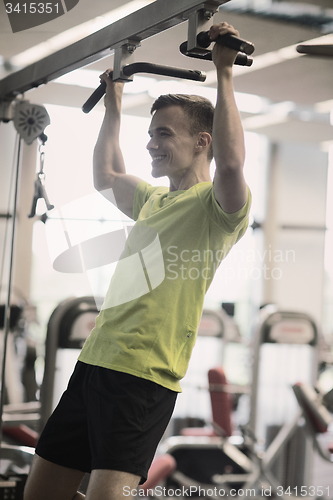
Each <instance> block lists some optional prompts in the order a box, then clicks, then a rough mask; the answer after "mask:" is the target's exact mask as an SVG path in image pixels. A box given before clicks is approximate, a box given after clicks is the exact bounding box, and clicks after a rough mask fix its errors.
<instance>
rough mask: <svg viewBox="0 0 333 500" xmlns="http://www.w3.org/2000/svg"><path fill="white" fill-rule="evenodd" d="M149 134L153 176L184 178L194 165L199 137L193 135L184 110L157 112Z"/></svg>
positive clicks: (148, 147)
mask: <svg viewBox="0 0 333 500" xmlns="http://www.w3.org/2000/svg"><path fill="white" fill-rule="evenodd" d="M148 133H149V136H150V141H149V142H148V144H147V149H148V151H149V154H150V155H151V157H152V176H153V177H162V176H164V175H166V176H168V177H169V178H173V177H174V178H175V177H182V176H183V175H184V173H185V171H186V170H187V169H188V168H191V166H192V164H193V160H194V156H195V146H196V144H197V137H196V136H192V135H191V134H190V124H189V121H188V119H187V117H186V115H185V113H184V111H183V109H182V108H180V107H179V106H170V107H167V108H162V109H159V110H158V111H156V113H155V114H154V116H153V118H152V120H151V123H150V127H149V131H148Z"/></svg>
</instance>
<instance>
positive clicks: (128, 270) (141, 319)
mask: <svg viewBox="0 0 333 500" xmlns="http://www.w3.org/2000/svg"><path fill="white" fill-rule="evenodd" d="M250 205H251V194H250V191H249V189H248V198H247V202H246V204H245V205H244V207H243V208H241V209H240V210H239V211H238V212H235V213H233V214H227V213H225V212H224V211H223V210H222V209H221V207H220V206H219V205H218V203H217V202H216V200H215V197H214V195H213V184H212V183H211V182H203V183H199V184H196V185H195V186H193V187H192V188H190V189H188V190H184V191H172V192H170V191H169V189H168V188H166V187H152V186H151V185H150V184H148V183H146V182H144V181H142V182H140V183H139V184H138V186H137V188H136V191H135V196H134V206H133V216H134V220H136V221H137V222H136V224H135V226H134V227H133V229H132V231H131V233H130V235H129V236H128V239H127V241H126V247H125V250H124V252H123V254H122V256H121V258H120V260H119V261H118V264H117V268H116V271H115V273H114V275H113V277H112V279H111V283H110V287H109V290H108V292H107V294H106V297H105V301H104V304H103V306H102V309H101V311H100V314H99V315H98V317H97V319H96V325H95V328H94V329H93V330H92V332H91V334H90V336H89V337H88V339H87V341H86V343H85V345H84V347H83V349H82V352H81V354H80V356H79V360H80V361H82V362H84V363H88V364H92V365H97V366H102V367H105V368H110V369H113V370H116V371H121V372H125V373H129V374H132V375H135V376H137V377H142V378H145V379H148V380H152V381H153V382H156V383H157V384H160V385H162V386H164V387H167V388H169V389H171V390H173V391H177V392H181V387H180V383H179V381H180V380H181V379H182V378H183V377H184V375H185V373H186V370H187V367H188V363H189V360H190V356H191V352H192V349H193V346H194V344H195V339H196V333H197V328H198V325H199V321H200V318H201V313H202V307H203V301H204V295H205V293H206V292H207V290H208V287H209V285H210V284H211V282H212V279H213V276H214V274H215V272H216V270H217V268H218V266H219V264H220V262H221V260H222V259H223V258H224V257H225V256H226V255H227V254H228V252H229V250H230V249H231V247H232V246H233V245H234V244H235V243H236V242H237V241H238V240H239V239H240V238H241V237H242V236H243V234H244V233H245V231H246V229H247V226H248V214H249V209H250Z"/></svg>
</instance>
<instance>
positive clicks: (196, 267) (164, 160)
mask: <svg viewBox="0 0 333 500" xmlns="http://www.w3.org/2000/svg"><path fill="white" fill-rule="evenodd" d="M226 33H230V34H234V35H236V36H238V32H237V31H236V30H235V29H234V28H233V27H232V26H230V25H228V24H227V23H221V24H217V25H214V26H212V28H211V30H210V36H211V39H212V40H215V39H216V38H217V37H218V36H219V35H223V34H226ZM236 55H237V53H236V52H235V51H233V50H231V49H228V48H226V47H221V46H220V45H217V44H215V45H214V49H213V61H214V64H215V66H216V71H217V89H218V97H217V103H216V107H215V110H214V107H213V106H212V104H211V103H210V101H208V100H206V99H204V98H201V97H198V96H188V95H166V96H161V97H160V98H159V99H157V101H155V103H154V104H153V107H152V110H151V111H152V119H151V124H150V127H149V136H150V140H149V142H148V144H147V148H148V151H149V153H150V155H151V158H152V176H153V177H155V178H158V177H161V176H167V177H168V178H169V181H170V187H169V188H165V187H153V186H151V185H150V184H149V183H146V182H144V181H142V180H141V179H139V178H137V177H135V176H131V175H128V174H126V169H125V165H124V160H123V156H122V153H121V150H120V147H119V130H120V115H121V100H122V92H123V84H122V83H120V82H113V81H112V80H111V79H110V78H109V76H108V75H109V73H108V72H106V73H104V74H103V75H102V76H101V79H102V80H104V81H105V82H106V84H107V91H106V97H105V107H106V110H105V117H104V121H103V124H102V127H101V130H100V134H99V137H98V140H97V143H96V147H95V152H94V183H95V187H96V189H97V190H99V191H101V192H103V191H105V190H108V189H112V191H113V193H114V197H115V201H116V203H117V206H118V207H119V209H120V210H122V211H123V212H124V213H125V214H126V215H128V216H130V217H132V218H133V219H134V220H135V221H136V224H135V226H134V228H133V229H132V231H131V233H130V236H129V238H128V240H127V242H126V249H125V252H124V255H123V258H122V259H121V260H120V261H119V263H118V266H117V269H116V272H115V274H114V276H113V278H112V280H111V284H110V288H109V290H108V292H107V296H106V298H105V302H104V305H103V307H102V310H101V312H100V314H99V316H98V317H97V320H96V325H95V328H94V329H93V330H92V332H91V334H90V336H89V338H88V339H87V341H86V343H85V345H84V347H83V349H82V352H81V354H80V356H79V361H78V363H77V365H76V368H75V371H74V373H73V376H72V378H71V380H70V383H69V386H68V389H67V391H65V393H64V395H63V397H62V399H61V401H60V403H59V405H58V407H57V408H56V410H55V412H54V413H53V415H52V416H51V418H50V420H49V421H48V423H47V424H46V427H45V429H44V431H43V433H42V436H41V438H40V441H39V443H38V446H37V449H36V455H35V458H34V461H33V466H32V470H31V473H30V476H29V479H28V482H27V486H26V491H25V497H24V498H25V500H45V499H46V498H47V499H48V500H79V499H80V498H83V496H82V495H81V494H80V493H77V488H78V486H79V483H80V481H81V479H82V477H83V474H84V472H91V478H90V484H89V488H88V491H87V495H86V499H87V500H100V499H103V500H120V499H121V498H123V497H124V496H125V494H126V492H127V491H128V490H132V489H135V488H136V487H137V486H138V484H139V483H142V482H144V481H145V480H146V477H147V472H148V469H149V466H150V464H151V461H152V460H153V457H154V454H155V451H156V448H157V446H158V443H159V441H160V439H161V438H162V435H163V433H164V431H165V428H166V426H167V424H168V422H169V420H170V418H171V415H172V412H173V408H174V405H175V401H176V396H177V393H178V392H180V391H181V387H180V380H181V379H182V378H183V377H184V375H185V373H186V370H187V367H188V363H189V360H190V356H191V352H192V349H193V346H194V344H195V340H196V332H197V328H198V325H199V321H200V317H201V313H202V307H203V301H204V295H205V293H206V291H207V289H208V287H209V285H210V283H211V282H212V279H213V277H214V273H215V271H216V269H217V267H218V265H219V264H220V262H221V260H222V259H223V258H224V257H225V256H226V255H227V253H228V252H229V251H230V249H231V248H232V246H233V245H234V244H235V243H236V242H237V241H238V240H239V239H240V238H241V237H242V236H243V234H244V232H245V231H246V228H247V225H248V214H249V209H250V198H251V197H250V192H249V190H248V188H247V186H246V183H245V180H244V177H243V163H244V158H245V150H244V137H243V129H242V125H241V121H240V117H239V113H238V110H237V107H236V104H235V100H234V93H233V85H232V67H233V63H234V60H235V57H236ZM213 156H214V159H215V163H216V171H215V175H214V180H213V182H212V181H211V178H210V173H209V172H210V163H211V159H212V157H213ZM131 262H134V263H136V265H135V266H132V267H131V266H130V263H131ZM143 278H144V279H143ZM126 496H127V495H126Z"/></svg>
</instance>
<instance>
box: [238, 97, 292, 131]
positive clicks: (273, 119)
mask: <svg viewBox="0 0 333 500" xmlns="http://www.w3.org/2000/svg"><path fill="white" fill-rule="evenodd" d="M295 107H296V106H295V104H294V103H293V102H290V101H286V102H281V103H278V104H272V105H271V106H270V107H269V113H266V114H263V115H257V116H251V117H250V118H245V119H244V120H242V123H243V127H244V129H245V130H255V129H258V128H263V127H267V126H270V125H277V124H278V123H285V122H286V121H287V119H288V116H289V113H290V112H291V111H294V109H295Z"/></svg>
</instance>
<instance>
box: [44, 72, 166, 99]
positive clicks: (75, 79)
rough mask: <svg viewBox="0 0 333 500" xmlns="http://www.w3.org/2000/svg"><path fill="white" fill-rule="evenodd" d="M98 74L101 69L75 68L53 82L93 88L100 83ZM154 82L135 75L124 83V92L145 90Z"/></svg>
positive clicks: (132, 92) (152, 79)
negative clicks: (130, 80) (131, 79)
mask: <svg viewBox="0 0 333 500" xmlns="http://www.w3.org/2000/svg"><path fill="white" fill-rule="evenodd" d="M100 74H101V71H97V70H89V69H76V70H74V71H71V72H70V73H66V74H65V75H63V76H60V77H59V78H57V79H56V80H54V82H55V83H61V84H64V85H76V86H78V87H85V88H89V89H95V88H97V87H98V86H99V84H100V79H99V76H100ZM154 82H156V80H155V79H154V78H148V77H145V76H138V75H135V76H134V79H133V82H129V83H126V84H125V86H124V94H139V93H141V92H147V89H148V87H149V86H150V85H152V84H154Z"/></svg>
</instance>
